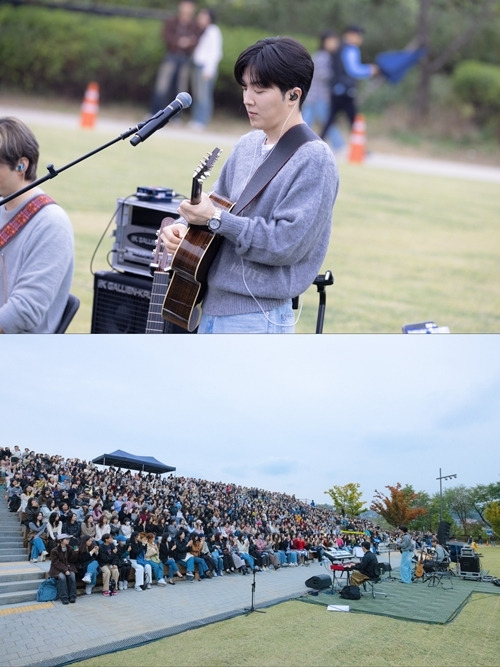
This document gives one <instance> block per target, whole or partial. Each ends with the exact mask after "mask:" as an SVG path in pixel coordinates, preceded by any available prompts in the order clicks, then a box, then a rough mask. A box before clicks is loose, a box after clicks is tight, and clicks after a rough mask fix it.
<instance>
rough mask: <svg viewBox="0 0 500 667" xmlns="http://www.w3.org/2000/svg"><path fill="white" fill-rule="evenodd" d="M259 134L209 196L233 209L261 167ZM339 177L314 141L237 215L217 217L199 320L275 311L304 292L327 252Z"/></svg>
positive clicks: (238, 152) (246, 142)
mask: <svg viewBox="0 0 500 667" xmlns="http://www.w3.org/2000/svg"><path fill="white" fill-rule="evenodd" d="M264 139H265V134H264V133H263V132H261V131H260V130H257V131H252V132H250V133H248V134H246V135H244V136H243V137H242V138H241V139H240V140H239V142H238V144H237V145H236V147H235V148H234V150H233V151H232V153H231V155H230V156H229V158H228V160H227V161H226V163H225V164H224V166H223V168H222V171H221V175H220V178H219V180H218V181H217V183H216V184H215V185H214V191H215V192H217V193H218V194H220V195H223V196H224V197H227V198H228V199H230V200H231V201H233V202H234V201H237V199H238V197H239V196H240V194H241V192H242V190H243V188H244V187H245V185H246V182H247V181H248V179H249V176H250V175H251V174H253V172H254V171H255V170H256V169H257V167H258V166H259V165H260V164H261V162H262V161H263V160H264V159H266V155H264V154H263V151H262V146H263V143H264ZM338 183H339V180H338V171H337V166H336V163H335V160H334V157H333V154H332V152H331V150H330V148H329V147H328V146H327V145H326V144H325V143H324V142H323V141H321V140H318V141H311V142H308V143H306V144H303V145H302V146H301V147H300V148H299V149H298V150H297V151H296V153H295V154H294V155H293V156H292V158H291V159H290V160H289V161H288V162H287V164H286V165H285V166H284V167H283V168H282V169H281V171H280V172H279V173H278V174H277V175H276V176H275V177H274V179H273V180H272V181H271V182H270V183H269V184H268V186H267V187H266V189H265V190H264V192H263V193H262V194H261V195H260V196H259V197H258V198H257V199H255V200H254V201H252V202H251V203H250V204H249V205H248V206H247V208H245V209H244V211H243V212H242V214H241V215H239V216H235V215H233V214H231V213H230V212H228V211H223V213H222V218H221V223H222V224H221V226H220V228H219V233H220V234H221V235H222V236H223V237H224V240H223V242H222V246H221V249H220V250H219V253H218V255H217V257H216V258H215V261H214V262H213V264H212V266H211V267H210V271H209V274H208V280H207V283H208V290H207V293H206V296H205V299H204V302H203V312H205V313H206V314H208V315H214V316H217V315H237V314H244V313H251V312H258V311H260V310H261V309H262V310H265V311H267V310H271V309H273V308H276V307H278V306H280V305H282V304H283V303H285V302H286V301H288V300H289V299H291V298H293V297H295V296H298V295H299V294H301V293H302V292H304V291H305V290H306V289H307V288H308V287H309V286H310V285H311V284H312V282H313V280H314V279H315V278H316V276H317V274H318V272H319V271H320V269H321V265H322V263H323V260H324V258H325V255H326V251H327V249H328V243H329V239H330V230H331V225H332V210H333V205H334V202H335V198H336V196H337V191H338Z"/></svg>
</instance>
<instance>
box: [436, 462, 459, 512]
mask: <svg viewBox="0 0 500 667" xmlns="http://www.w3.org/2000/svg"><path fill="white" fill-rule="evenodd" d="M454 477H455V478H456V475H442V474H441V468H439V477H436V479H438V480H439V523H441V521H442V520H443V479H453V478H454Z"/></svg>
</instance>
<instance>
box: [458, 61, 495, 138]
mask: <svg viewBox="0 0 500 667" xmlns="http://www.w3.org/2000/svg"><path fill="white" fill-rule="evenodd" d="M452 81H453V88H454V90H455V93H456V95H457V97H458V98H459V99H460V100H461V101H462V102H464V103H465V104H467V105H470V107H472V109H473V112H474V119H475V120H476V122H477V123H478V124H480V125H488V124H490V123H492V124H494V125H495V126H496V128H497V132H498V131H500V67H498V66H496V65H490V64H488V63H482V62H478V61H477V60H464V61H463V62H462V63H460V64H459V65H458V66H457V67H456V69H455V71H454V73H453V79H452ZM499 138H500V134H499Z"/></svg>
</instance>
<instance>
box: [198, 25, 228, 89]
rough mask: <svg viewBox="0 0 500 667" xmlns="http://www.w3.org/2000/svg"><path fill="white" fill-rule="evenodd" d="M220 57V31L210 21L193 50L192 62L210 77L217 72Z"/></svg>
mask: <svg viewBox="0 0 500 667" xmlns="http://www.w3.org/2000/svg"><path fill="white" fill-rule="evenodd" d="M221 58H222V33H221V31H220V28H219V27H218V26H216V25H214V24H213V23H211V24H210V25H209V26H207V28H206V29H205V30H204V31H203V33H202V35H201V37H200V39H199V41H198V44H197V46H196V48H195V50H194V52H193V62H194V64H195V65H197V66H198V67H201V68H202V69H203V74H204V75H205V76H206V77H207V78H209V79H211V78H213V77H214V76H215V75H216V74H217V67H218V65H219V62H220V61H221Z"/></svg>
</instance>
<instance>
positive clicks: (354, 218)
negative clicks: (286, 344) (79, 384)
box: [30, 118, 500, 333]
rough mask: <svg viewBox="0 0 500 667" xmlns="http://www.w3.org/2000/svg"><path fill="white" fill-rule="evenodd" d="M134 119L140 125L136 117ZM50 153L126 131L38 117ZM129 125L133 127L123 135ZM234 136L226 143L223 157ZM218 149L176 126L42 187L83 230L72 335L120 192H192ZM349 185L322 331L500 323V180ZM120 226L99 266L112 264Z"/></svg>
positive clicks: (303, 324)
mask: <svg viewBox="0 0 500 667" xmlns="http://www.w3.org/2000/svg"><path fill="white" fill-rule="evenodd" d="M136 122H137V121H136ZM30 125H31V126H32V128H33V129H34V131H35V132H36V134H37V136H38V138H39V140H40V144H41V149H42V155H41V162H40V169H39V174H38V175H39V177H40V176H43V175H45V173H46V171H45V167H46V165H47V164H48V163H53V164H54V165H55V166H56V167H57V168H60V167H61V166H63V165H65V164H67V163H69V162H71V161H73V160H74V159H76V158H77V157H79V156H80V155H83V154H85V153H86V152H88V151H91V150H94V149H95V148H97V147H99V146H101V145H102V144H104V143H107V142H108V141H111V140H112V139H114V138H115V137H116V136H118V133H116V134H114V133H112V132H110V131H104V130H102V129H96V130H92V131H88V130H81V129H79V128H78V127H77V118H75V126H74V127H66V126H64V127H49V126H46V125H42V124H38V125H37V124H36V123H30ZM128 126H129V125H126V124H125V125H124V126H123V128H122V130H121V132H123V131H125V130H126V129H127V127H128ZM233 141H234V136H233V138H228V139H227V140H224V142H222V143H220V142H219V143H220V147H221V148H223V150H224V153H223V157H222V158H221V160H220V161H219V164H218V165H216V167H215V169H214V173H213V177H212V179H211V181H209V183H208V184H207V190H208V189H209V188H210V184H211V183H213V181H214V179H215V178H216V176H217V174H218V170H219V169H220V166H221V164H222V163H223V158H224V156H225V155H227V154H228V153H229V150H230V148H231V145H232V142H233ZM213 147H214V141H213V139H209V138H208V137H207V136H204V135H199V136H197V137H196V138H195V139H194V140H193V138H179V135H178V133H172V132H170V133H169V128H168V127H167V128H166V129H165V130H163V131H162V132H159V133H157V134H156V135H155V136H154V137H152V138H150V139H149V140H148V141H147V142H145V143H144V144H141V145H139V146H137V147H135V148H134V147H132V146H131V145H130V144H129V141H128V140H125V141H119V142H118V143H116V144H115V145H113V146H111V147H110V148H108V149H106V150H105V151H103V152H100V153H98V154H97V155H95V156H93V157H92V158H90V159H88V160H86V161H84V162H81V163H80V164H78V165H77V166H75V167H73V168H72V169H70V170H68V171H65V172H64V173H62V174H60V175H59V176H58V177H57V178H55V179H53V180H52V181H50V182H49V183H46V184H45V186H44V187H45V189H46V191H47V192H49V194H51V195H52V196H54V197H55V198H56V199H57V201H58V202H59V203H60V204H61V205H62V206H64V207H65V208H66V210H67V211H68V213H69V215H70V217H71V219H72V222H73V224H74V228H75V237H76V272H75V278H74V285H73V292H74V293H75V294H76V295H77V296H78V297H79V298H80V300H81V308H80V310H79V312H78V314H77V316H76V318H75V320H74V321H73V323H72V325H71V327H70V329H69V331H70V332H73V333H88V332H89V331H90V322H91V310H92V301H93V276H92V274H91V269H90V262H91V257H92V255H93V252H94V250H95V248H96V246H97V243H98V240H99V238H100V237H101V235H102V234H103V232H104V231H105V229H106V226H107V224H108V222H109V221H110V219H111V217H112V215H113V212H114V210H115V206H116V200H117V198H121V197H126V196H128V195H129V194H133V193H134V192H135V190H136V188H137V186H139V185H163V186H166V187H171V188H173V189H175V190H177V191H179V192H184V193H186V192H189V188H190V180H191V175H192V172H193V169H194V167H195V166H196V165H197V164H198V162H199V161H200V159H201V157H202V156H203V155H204V154H206V153H207V152H208V151H209V150H212V149H213ZM340 174H341V187H340V194H339V197H338V201H337V205H336V207H335V211H334V221H333V233H332V239H331V244H330V249H329V252H328V256H327V258H326V260H325V263H324V267H323V269H330V270H331V271H332V272H333V274H334V276H335V284H334V286H333V287H329V288H327V309H326V317H325V325H324V331H325V333H382V332H389V333H390V332H395V333H398V332H400V331H401V326H402V325H403V324H405V323H410V322H419V321H423V320H428V319H432V320H434V321H436V322H437V323H438V324H440V325H444V326H449V327H450V329H451V331H452V332H454V333H465V332H485V333H490V332H498V331H500V280H499V274H500V269H499V264H498V256H499V253H500V226H499V224H498V222H499V220H500V191H499V188H498V184H495V183H486V182H478V181H467V180H460V179H455V178H447V177H446V176H443V177H438V176H430V175H425V174H410V173H405V172H402V171H389V170H382V169H376V168H369V167H367V166H366V165H353V164H348V163H344V164H341V165H340ZM113 229H114V224H112V225H111V227H110V230H109V232H108V234H107V235H106V237H105V239H104V241H103V243H102V245H101V247H100V249H99V251H98V253H97V255H96V258H95V260H94V263H93V270H94V271H96V270H103V269H107V268H108V264H107V259H106V257H107V254H108V252H109V250H110V248H111V246H112V239H111V238H110V232H111V231H112V230H113ZM317 308H318V295H317V292H316V289H315V288H314V287H312V288H310V289H309V290H308V292H307V293H306V295H305V299H304V307H303V312H302V316H301V319H300V321H299V324H298V327H297V330H298V331H299V332H302V333H313V332H314V331H315V326H316V316H317Z"/></svg>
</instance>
